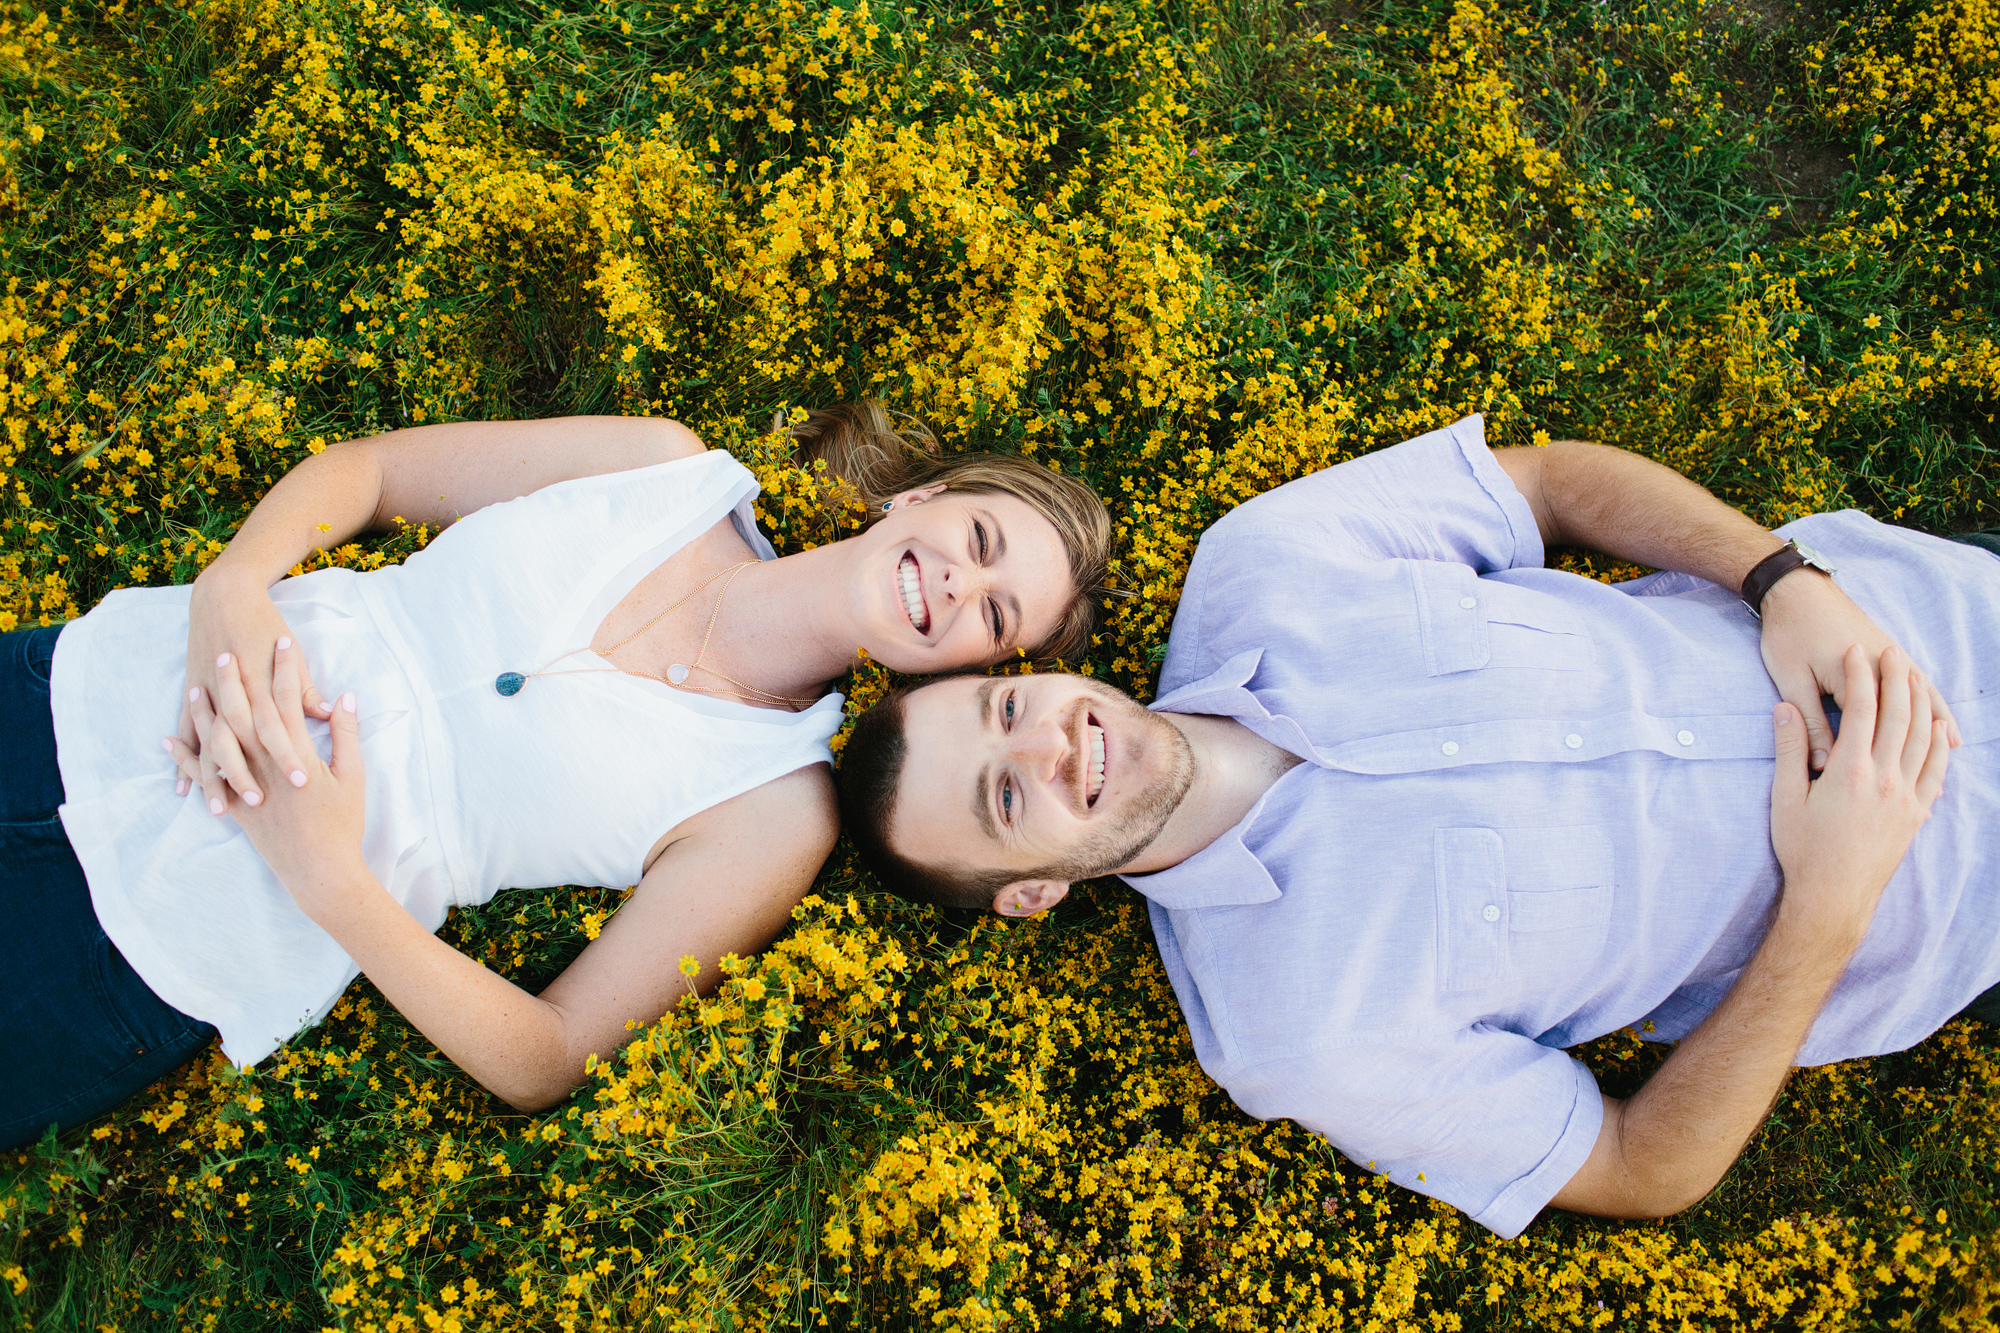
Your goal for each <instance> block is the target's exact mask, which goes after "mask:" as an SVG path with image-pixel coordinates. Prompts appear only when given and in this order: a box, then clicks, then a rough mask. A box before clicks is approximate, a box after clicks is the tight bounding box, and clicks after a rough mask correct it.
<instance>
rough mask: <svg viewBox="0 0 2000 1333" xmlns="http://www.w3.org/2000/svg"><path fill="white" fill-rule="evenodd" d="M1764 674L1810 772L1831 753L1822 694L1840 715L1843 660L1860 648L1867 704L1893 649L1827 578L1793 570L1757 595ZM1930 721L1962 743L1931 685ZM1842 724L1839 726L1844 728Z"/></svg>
mask: <svg viewBox="0 0 2000 1333" xmlns="http://www.w3.org/2000/svg"><path fill="white" fill-rule="evenodd" d="M1763 616H1764V638H1763V645H1762V646H1763V652H1764V669H1765V670H1766V671H1767V672H1769V673H1770V675H1771V682H1772V684H1774V685H1776V686H1777V687H1778V694H1779V696H1780V697H1782V698H1783V699H1784V700H1785V702H1786V703H1789V704H1791V705H1793V706H1794V707H1795V708H1797V709H1798V710H1799V712H1800V713H1801V714H1802V715H1803V716H1804V718H1805V725H1806V740H1807V744H1808V746H1809V747H1810V749H1811V752H1812V760H1811V763H1812V767H1813V768H1814V769H1815V770H1818V769H1821V768H1824V767H1825V766H1826V761H1827V755H1828V754H1829V753H1830V752H1831V751H1832V749H1833V728H1832V727H1831V726H1830V725H1829V724H1828V723H1827V718H1826V710H1825V709H1824V708H1823V707H1822V706H1821V705H1820V696H1821V695H1832V696H1833V700H1834V702H1835V703H1836V704H1837V705H1838V706H1839V707H1840V709H1841V712H1842V713H1843V715H1844V714H1845V713H1846V712H1847V707H1848V699H1849V697H1850V687H1849V679H1850V677H1849V673H1848V671H1847V669H1846V667H1845V665H1844V655H1845V653H1846V651H1847V649H1848V648H1849V647H1850V646H1857V645H1858V646H1859V647H1860V649H1861V652H1862V654H1863V657H1864V658H1865V668H1866V674H1865V679H1866V682H1867V690H1866V691H1865V693H1866V697H1867V698H1868V699H1869V700H1870V701H1871V702H1872V700H1873V699H1874V698H1875V695H1876V692H1877V690H1878V689H1879V688H1880V686H1881V685H1882V683H1883V682H1882V677H1881V674H1880V671H1879V667H1880V664H1881V662H1882V654H1883V652H1884V651H1885V650H1887V649H1889V648H1892V647H1896V646H1897V645H1896V643H1895V641H1894V640H1893V639H1891V638H1890V637H1889V636H1888V635H1887V634H1885V633H1883V632H1882V629H1881V627H1880V626H1878V625H1877V624H1876V623H1875V622H1874V621H1872V620H1870V619H1869V618H1868V616H1867V614H1866V613H1865V612H1863V611H1862V609H1861V608H1860V607H1858V606H1856V605H1855V604H1854V602H1853V600H1852V599H1850V598H1849V597H1848V595H1847V594H1846V593H1844V592H1842V591H1841V590H1840V588H1839V586H1838V585H1837V584H1835V583H1834V581H1833V580H1832V579H1831V578H1829V577H1828V576H1827V575H1825V574H1823V573H1821V572H1819V571H1818V570H1814V569H1800V570H1796V571H1794V572H1793V573H1791V574H1788V575H1786V576H1785V577H1784V578H1782V579H1779V580H1778V581H1777V582H1776V583H1774V584H1772V585H1771V589H1770V591H1769V592H1768V593H1766V594H1765V596H1764V606H1763ZM1925 692H1926V694H1927V695H1928V696H1929V700H1930V713H1931V716H1933V717H1936V718H1937V719H1939V720H1940V721H1942V722H1943V723H1944V724H1945V734H1946V736H1947V738H1948V743H1949V744H1950V745H1953V746H1957V745H1959V744H1961V743H1962V742H1961V738H1960V736H1959V732H1958V723H1957V721H1956V720H1955V719H1954V718H1953V717H1952V715H1951V708H1950V706H1949V705H1947V704H1946V703H1945V700H1944V696H1943V695H1942V694H1940V693H1938V690H1937V687H1936V686H1935V685H1931V684H1928V683H1926V685H1925ZM1843 725H1844V724H1843Z"/></svg>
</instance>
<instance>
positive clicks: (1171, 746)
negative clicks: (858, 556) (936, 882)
mask: <svg viewBox="0 0 2000 1333" xmlns="http://www.w3.org/2000/svg"><path fill="white" fill-rule="evenodd" d="M903 717H904V736H905V739H906V742H907V745H908V749H907V751H906V752H905V756H904V760H903V771H902V777H901V780H900V782H899V785H898V787H897V797H896V813H895V818H894V821H893V823H892V826H891V828H890V830H889V834H890V839H891V841H892V842H893V843H894V845H895V847H896V849H897V850H898V851H899V852H901V853H902V854H903V855H904V856H907V857H910V858H911V859H912V860H915V861H918V862H920V863H923V864H926V865H935V866H951V865H963V866H969V867H971V868H973V869H976V870H982V871H983V870H1004V871H1012V872H1015V873H1017V874H1019V875H1020V876H1021V877H1022V878H1023V879H1024V880H1025V879H1053V880H1058V881H1062V882H1068V881H1073V880H1079V879H1088V878H1091V877H1092V876H1094V875H1101V874H1104V873H1106V872H1108V871H1110V870H1112V869H1115V868H1116V867H1118V866H1121V865H1125V864H1126V863H1128V862H1129V861H1131V859H1132V858H1133V857H1134V856H1136V855H1137V854H1138V853H1139V852H1140V851H1142V850H1143V849H1144V848H1145V847H1146V845H1147V844H1148V843H1150V842H1151V841H1152V840H1153V839H1154V838H1155V837H1156V836H1157V835H1158V834H1159V832H1160V830H1161V828H1163V827H1164V826H1165V825H1166V822H1167V819H1168V817H1169V816H1171V815H1172V814H1173V812H1174V808H1175V807H1176V806H1177V805H1178V804H1179V803H1180V799H1181V797H1182V796H1184V795H1186V794H1187V789H1188V786H1189V784H1190V783H1191V782H1192V781H1193V777H1194V755H1193V752H1192V750H1190V748H1189V746H1188V743H1187V740H1186V738H1185V737H1183V736H1182V735H1181V733H1180V731H1179V729H1178V728H1176V727H1175V726H1174V725H1173V724H1172V723H1171V722H1169V721H1167V720H1166V718H1164V717H1162V716H1161V715H1159V714H1157V713H1149V712H1147V711H1146V710H1145V709H1144V708H1141V707H1140V706H1139V705H1138V704H1137V703H1135V702H1134V701H1133V700H1132V699H1131V698H1130V697H1129V696H1127V695H1124V694H1121V693H1120V692H1119V691H1117V690H1114V689H1112V688H1110V687H1109V686H1106V685H1101V684H1099V683H1098V682H1096V681H1094V680H1091V679H1089V678H1088V677H1085V676H1070V675H1033V676H1004V677H987V678H984V679H980V678H976V677H961V678H958V679H954V680H945V681H940V682H938V683H936V684H933V685H929V686H926V687H925V688H923V689H921V690H918V691H917V692H915V693H914V694H912V695H910V697H909V699H908V701H907V702H906V703H905V705H904V715H903Z"/></svg>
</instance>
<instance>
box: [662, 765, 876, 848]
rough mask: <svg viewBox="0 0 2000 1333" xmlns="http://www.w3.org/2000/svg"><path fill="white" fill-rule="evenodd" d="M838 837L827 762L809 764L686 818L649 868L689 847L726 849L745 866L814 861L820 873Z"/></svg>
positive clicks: (836, 808) (837, 822)
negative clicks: (669, 853)
mask: <svg viewBox="0 0 2000 1333" xmlns="http://www.w3.org/2000/svg"><path fill="white" fill-rule="evenodd" d="M839 836H840V813H839V807H838V806H837V804H836V803H835V799H834V788H833V773H832V770H831V769H830V768H829V767H828V766H827V765H826V764H824V763H815V764H807V765H805V766H804V767H801V768H795V769H793V770H792V771H791V772H789V773H786V774H785V775H783V776H782V777H777V778H773V779H771V780H770V781H769V782H766V783H763V784H761V785H759V786H756V787H752V788H751V789H750V790H749V791H746V792H740V793H738V794H737V795H735V796H732V797H730V798H729V799H728V800H726V801H721V802H718V803H717V804H715V805H712V806H709V807H708V808H707V809H706V810H703V811H701V812H700V813H698V814H694V815H690V816H688V818H687V819H686V820H685V821H684V822H683V823H682V824H681V825H680V827H678V828H676V829H674V830H673V831H672V832H670V833H668V834H667V835H666V836H665V837H663V838H661V839H660V842H659V845H658V846H657V847H656V848H655V850H654V852H653V854H652V855H649V856H648V857H647V858H646V863H647V865H649V866H650V865H651V864H652V863H653V860H654V858H655V857H657V856H658V855H659V854H660V853H661V852H663V851H665V850H666V849H667V848H669V847H672V846H674V845H675V844H677V843H686V844H689V845H690V846H694V845H706V846H707V847H709V848H711V849H713V850H727V851H729V852H730V853H731V854H732V856H734V857H736V858H739V859H741V860H743V861H746V862H754V863H758V864H763V865H769V864H771V863H772V862H773V861H797V862H800V863H805V862H810V864H811V867H812V869H814V870H817V869H818V868H819V865H820V863H821V862H822V861H824V860H826V858H827V856H828V855H829V854H830V853H831V852H832V851H833V844H834V841H835V839H837V838H838V837H839Z"/></svg>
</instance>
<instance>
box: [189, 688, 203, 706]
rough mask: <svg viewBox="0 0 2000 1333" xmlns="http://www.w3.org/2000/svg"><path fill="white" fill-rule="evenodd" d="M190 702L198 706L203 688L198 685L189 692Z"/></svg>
mask: <svg viewBox="0 0 2000 1333" xmlns="http://www.w3.org/2000/svg"><path fill="white" fill-rule="evenodd" d="M188 702H189V703H191V704H198V703H200V702H201V686H199V685H197V686H195V687H194V688H193V689H191V690H189V691H188Z"/></svg>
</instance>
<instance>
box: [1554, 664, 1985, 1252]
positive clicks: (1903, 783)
mask: <svg viewBox="0 0 2000 1333" xmlns="http://www.w3.org/2000/svg"><path fill="white" fill-rule="evenodd" d="M1841 673H1842V676H1843V680H1842V681H1841V689H1842V693H1843V694H1844V695H1845V696H1846V698H1847V700H1848V707H1847V709H1846V711H1845V712H1844V714H1843V716H1842V720H1841V726H1840V737H1839V739H1837V740H1836V741H1834V743H1833V749H1832V753H1831V755H1830V756H1829V758H1828V760H1827V765H1826V772H1825V774H1824V775H1823V776H1821V778H1820V779H1819V781H1817V782H1814V781H1812V780H1811V778H1810V776H1809V774H1808V771H1807V754H1808V751H1807V745H1808V742H1807V739H1806V736H1805V728H1804V726H1802V725H1801V722H1802V718H1801V717H1800V714H1799V712H1798V710H1797V709H1796V708H1794V707H1793V706H1792V705H1791V704H1789V703H1781V704H1779V705H1778V706H1777V708H1776V709H1775V710H1774V711H1773V714H1772V719H1771V720H1772V723H1773V726H1774V730H1775V732H1776V739H1777V752H1778V762H1777V766H1776V770H1775V772H1774V773H1773V775H1772V779H1771V845H1772V848H1773V850H1775V851H1776V852H1777V854H1778V864H1779V866H1780V867H1782V868H1783V870H1784V891H1783V894H1782V896H1781V897H1780V898H1779V900H1778V911H1777V915H1776V916H1775V917H1774V918H1773V919H1772V922H1771V928H1770V930H1769V931H1768V932H1766V934H1765V936H1764V940H1763V942H1762V943H1761V944H1759V945H1758V946H1757V952H1756V953H1755V954H1753V955H1751V958H1750V961H1749V963H1748V964H1746V965H1745V967H1744V969H1743V972H1742V975H1741V976H1739V977H1738V978H1737V981H1736V984H1735V985H1734V986H1732V987H1730V990H1729V994H1727V995H1725V996H1723V998H1722V1003H1721V1004H1719V1005H1717V1006H1716V1007H1715V1010H1714V1012H1712V1013H1710V1014H1709V1016H1708V1017H1707V1018H1705V1019H1703V1020H1702V1022H1701V1025H1700V1026H1699V1027H1697V1028H1696V1029H1695V1030H1694V1031H1693V1032H1690V1033H1689V1034H1688V1035H1687V1037H1686V1038H1685V1039H1683V1040H1682V1041H1681V1043H1680V1045H1679V1046H1678V1047H1676V1048H1675V1050H1674V1053H1673V1054H1672V1055H1670V1056H1668V1057H1667V1061H1666V1063H1665V1064H1663V1065H1661V1066H1660V1069H1659V1072H1657V1073H1655V1074H1654V1075H1653V1077H1652V1078H1650V1079H1648V1080H1647V1081H1646V1085H1645V1086H1644V1087H1643V1088H1641V1089H1639V1092H1638V1095H1637V1096H1635V1097H1633V1098H1632V1099H1631V1100H1630V1101H1619V1100H1618V1099H1617V1098H1614V1097H1606V1098H1605V1099H1604V1123H1603V1127H1602V1128H1601V1129H1600V1130H1599V1131H1598V1135H1597V1142H1596V1143H1595V1144H1594V1145H1592V1147H1591V1150H1590V1156H1589V1157H1588V1158H1587V1159H1586V1160H1585V1161H1584V1164H1583V1166H1582V1167H1581V1168H1580V1169H1579V1170H1578V1171H1577V1173H1576V1175H1574V1176H1573V1177H1571V1178H1570V1180H1569V1183H1568V1184H1566V1185H1564V1186H1563V1188H1562V1189H1561V1190H1560V1191H1558V1192H1557V1194H1556V1196H1555V1198H1554V1200H1552V1202H1553V1203H1554V1204H1555V1206H1556V1207H1558V1208H1569V1209H1573V1210H1575V1211H1577V1212H1581V1213H1598V1214H1602V1215H1605V1216H1609V1217H1664V1216H1667V1215H1668V1214H1670V1213H1677V1212H1679V1211H1680V1210H1681V1209H1683V1208H1687V1207H1690V1206H1692V1205H1693V1204H1695V1203H1696V1202H1698V1201H1699V1200H1700V1199H1701V1198H1702V1196H1703V1195H1705V1194H1707V1193H1708V1191H1709V1190H1711V1189H1713V1188H1714V1187H1715V1183H1716V1182H1717V1181H1718V1180H1720V1179H1722V1176H1723V1173H1724V1172H1726V1171H1727V1170H1728V1169H1729V1166H1730V1164H1731V1163H1732V1162H1734V1161H1735V1160H1736V1157H1737V1155H1738V1154H1739V1153H1741V1152H1742V1151H1743V1145H1744V1144H1745V1143H1747V1142H1749V1139H1750V1136H1751V1135H1752V1134H1753V1133H1755V1132H1756V1129H1757V1126H1758V1124H1759V1123H1760V1122H1761V1121H1762V1120H1763V1119H1764V1117H1765V1116H1766V1115H1768V1114H1769V1113H1770V1110H1771V1105H1772V1103H1773V1102H1774V1101H1775V1100H1776V1098H1777V1094H1778V1089H1779V1088H1781V1087H1782V1086H1784V1081H1785V1076H1786V1075H1787V1074H1788V1073H1790V1072H1791V1066H1792V1061H1793V1059H1794V1058H1795V1057H1796V1056H1797V1055H1798V1051H1799V1047H1800V1046H1801V1045H1802V1044H1803V1043H1804V1041H1805V1039H1806V1034H1807V1033H1808V1032H1809V1031H1811V1030H1812V1025H1813V1020H1814V1019H1815V1018H1817V1017H1818V1016H1819V1011H1820V1007H1821V1006H1822V1005H1824V1004H1825V1003H1826V997H1827V994H1828V992H1830V991H1831V990H1832V989H1833V986H1834V983H1835V982H1836V981H1838V980H1839V979H1840V975H1841V973H1842V972H1844V971H1846V970H1847V963H1848V959H1849V958H1851V957H1852V956H1853V953H1854V950H1855V949H1856V948H1857V947H1859V946H1860V943H1861V940H1862V938H1863V937H1864V936H1865V935H1866V934H1867V933H1868V925H1869V922H1871V921H1872V920H1873V919H1874V916H1875V905H1876V903H1877V902H1878V901H1880V899H1881V896H1882V890H1883V889H1884V888H1886V887H1887V886H1888V883H1889V879H1890V877H1891V876H1893V875H1894V874H1895V873H1896V867H1897V866H1898V865H1899V864H1900V863H1901V862H1902V859H1903V855H1904V853H1905V852H1907V851H1908V850H1909V847H1910V840H1911V839H1912V838H1914V837H1915V836H1916V833H1917V830H1918V829H1919V828H1920V827H1922V825H1923V822H1924V820H1925V819H1926V818H1927V817H1928V816H1929V814H1930V808H1931V803H1932V802H1934V801H1935V800H1937V797H1938V793H1939V792H1940V791H1941V790H1942V789H1943V786H1944V773H1945V767H1946V765H1947V764H1948V762H1949V760H1950V754H1951V747H1950V745H1949V744H1948V743H1947V742H1946V740H1945V724H1944V722H1943V720H1942V719H1939V718H1937V717H1935V716H1933V714H1932V712H1931V704H1930V696H1931V692H1930V688H1929V686H1928V684H1927V683H1926V682H1925V680H1924V678H1923V676H1922V674H1921V673H1919V672H1917V671H1916V670H1915V669H1914V668H1912V667H1911V665H1910V659H1909V657H1908V656H1907V655H1906V654H1904V653H1903V651H1902V650H1901V649H1898V648H1893V647H1892V648H1888V649H1885V650H1884V651H1883V653H1882V654H1881V656H1880V657H1879V658H1878V659H1876V660H1875V661H1873V662H1871V661H1870V660H1869V658H1868V656H1867V654H1865V653H1864V652H1863V651H1862V650H1861V648H1860V647H1859V646H1855V647H1851V648H1849V649H1848V650H1847V651H1846V652H1845V653H1843V654H1842V655H1841ZM1877 680H1879V681H1880V682H1881V683H1880V687H1879V691H1878V688H1877V686H1876V685H1875V684H1874V683H1873V682H1874V681H1877Z"/></svg>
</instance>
